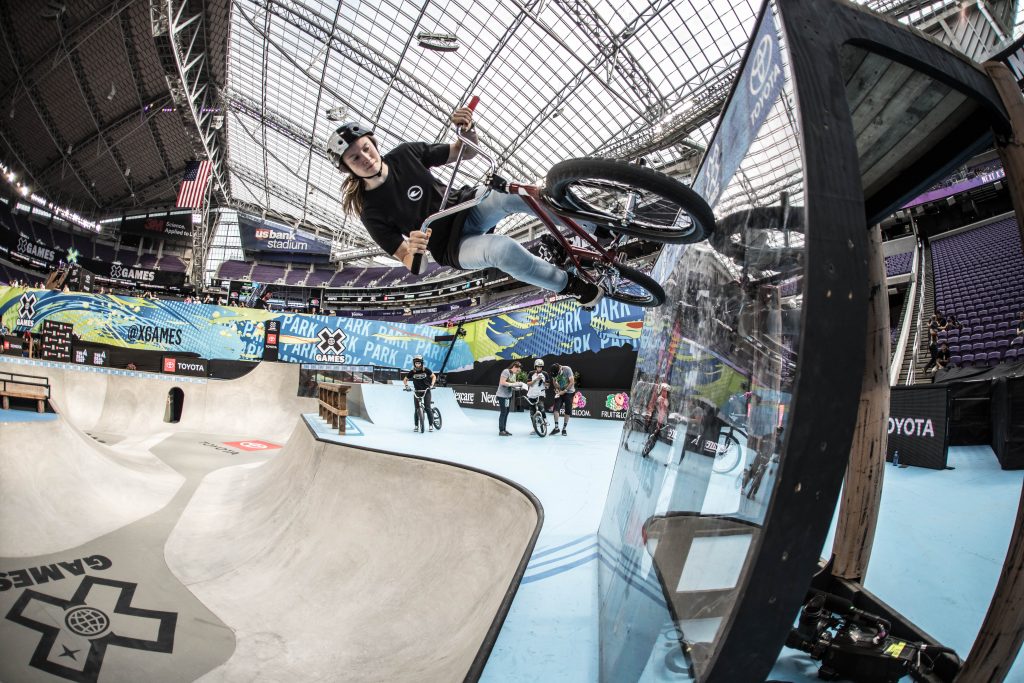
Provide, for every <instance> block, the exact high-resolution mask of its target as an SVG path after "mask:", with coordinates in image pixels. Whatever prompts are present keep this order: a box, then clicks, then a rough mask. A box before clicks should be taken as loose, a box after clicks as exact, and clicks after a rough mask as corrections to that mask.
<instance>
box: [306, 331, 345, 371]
mask: <svg viewBox="0 0 1024 683" xmlns="http://www.w3.org/2000/svg"><path fill="white" fill-rule="evenodd" d="M316 336H317V338H319V339H320V341H318V342H317V343H316V348H317V350H318V351H319V353H317V354H316V355H315V356H314V358H316V360H317V361H319V362H321V363H346V362H348V361H347V360H346V359H345V355H344V354H345V339H346V335H345V333H344V332H343V331H341V330H339V329H330V328H327V327H324V328H321V329H320V331H319V332H318V333H317V335H316Z"/></svg>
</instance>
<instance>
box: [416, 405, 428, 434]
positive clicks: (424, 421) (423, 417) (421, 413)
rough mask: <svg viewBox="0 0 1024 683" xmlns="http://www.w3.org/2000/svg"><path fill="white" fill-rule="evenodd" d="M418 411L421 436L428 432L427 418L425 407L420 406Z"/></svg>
mask: <svg viewBox="0 0 1024 683" xmlns="http://www.w3.org/2000/svg"><path fill="white" fill-rule="evenodd" d="M417 410H418V412H419V418H420V434H422V433H423V432H425V431H427V416H426V414H425V412H424V410H423V406H420V407H419V408H418V409H417Z"/></svg>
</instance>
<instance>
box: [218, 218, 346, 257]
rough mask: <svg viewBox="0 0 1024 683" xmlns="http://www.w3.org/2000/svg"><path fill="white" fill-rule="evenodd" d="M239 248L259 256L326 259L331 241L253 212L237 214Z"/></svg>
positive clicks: (329, 253) (329, 251) (329, 252)
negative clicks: (247, 214)
mask: <svg viewBox="0 0 1024 683" xmlns="http://www.w3.org/2000/svg"><path fill="white" fill-rule="evenodd" d="M238 236H239V237H240V238H241V240H242V249H243V250H244V251H245V253H246V254H251V255H253V256H255V257H256V258H261V259H269V260H274V259H279V260H288V261H293V262H294V261H304V262H307V263H308V262H310V261H316V262H327V261H328V260H329V259H330V256H331V244H330V242H327V241H325V240H322V239H319V238H317V237H314V236H313V235H309V234H306V233H302V232H300V231H298V230H296V229H295V228H293V227H291V226H288V225H284V224H282V223H275V222H274V221H268V220H265V219H261V218H256V217H255V216H246V215H245V214H241V213H240V214H238Z"/></svg>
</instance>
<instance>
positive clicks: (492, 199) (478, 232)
mask: <svg viewBox="0 0 1024 683" xmlns="http://www.w3.org/2000/svg"><path fill="white" fill-rule="evenodd" d="M514 213H531V211H530V207H529V206H527V205H526V202H524V201H523V199H522V197H520V196H519V195H516V194H506V193H504V192H495V191H493V190H492V191H491V193H490V194H489V195H487V198H486V199H484V200H483V201H482V202H480V203H479V204H477V205H476V206H474V207H473V208H472V209H470V210H469V215H468V216H466V222H465V224H464V225H463V227H462V241H461V242H459V264H460V265H461V266H462V267H463V268H465V269H466V270H477V269H480V268H497V269H498V270H500V271H502V272H503V273H507V274H508V275H510V276H511V277H513V278H515V279H516V280H519V281H520V282H525V283H526V284H529V285H534V286H536V287H541V288H542V289H549V290H551V291H552V292H560V291H562V290H563V289H565V285H566V284H567V283H568V282H569V276H568V274H567V273H566V272H565V271H564V270H561V269H559V268H557V267H555V266H553V265H551V264H550V263H548V262H547V261H545V260H543V259H541V258H538V257H536V256H534V255H533V254H531V253H530V252H528V251H527V250H526V248H525V247H523V245H521V244H519V242H516V241H515V240H514V239H512V238H511V237H507V236H505V235H487V234H484V233H486V232H487V231H488V230H490V229H491V228H493V227H494V226H495V225H497V224H498V221H500V220H501V219H502V218H504V217H505V216H511V215H512V214H514Z"/></svg>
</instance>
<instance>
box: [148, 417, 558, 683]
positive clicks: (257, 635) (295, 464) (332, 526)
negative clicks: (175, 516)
mask: <svg viewBox="0 0 1024 683" xmlns="http://www.w3.org/2000/svg"><path fill="white" fill-rule="evenodd" d="M539 527H540V510H539V506H538V505H537V504H536V502H535V501H534V500H533V499H531V498H530V497H528V496H527V495H524V493H523V492H522V491H520V490H519V489H517V488H515V487H513V486H511V485H509V484H507V483H505V482H503V481H501V480H499V479H495V478H493V477H491V476H488V475H485V474H483V473H480V472H476V471H472V470H468V469H463V468H459V467H456V466H452V465H448V464H444V463H439V462H434V461H429V460H422V459H416V458H408V457H396V456H395V455H391V454H386V453H379V452H373V451H367V450H359V449H354V448H349V447H345V446H340V445H336V444H325V443H322V442H318V441H316V440H315V439H314V438H313V436H312V434H311V433H310V431H309V430H307V429H298V430H296V432H295V434H294V435H293V437H292V439H291V441H290V442H289V443H288V445H287V447H286V449H285V452H284V453H282V455H281V456H280V457H277V458H275V459H274V460H273V461H271V462H270V463H268V464H267V465H264V466H261V467H259V468H232V469H228V470H221V471H219V472H216V473H214V474H212V475H210V476H208V477H207V478H206V479H205V480H204V482H203V484H202V486H201V487H200V488H199V490H198V491H197V493H196V495H195V497H194V499H193V501H192V503H191V504H190V505H189V507H188V508H187V509H186V511H185V513H184V514H183V515H182V517H181V520H180V521H179V523H178V525H177V527H176V528H175V530H174V532H173V533H172V534H171V537H170V539H169V540H168V543H167V548H166V557H167V563H168V566H169V567H170V568H171V571H172V572H174V574H175V575H176V576H177V577H178V578H179V579H180V580H181V581H182V583H183V584H185V585H186V586H187V587H188V588H189V590H190V591H191V592H192V593H194V594H195V595H196V596H197V597H198V598H199V599H200V600H201V601H202V602H203V603H204V604H205V605H207V606H208V607H209V608H210V609H211V610H212V611H213V612H214V613H215V614H216V615H217V616H218V617H219V618H220V619H221V620H222V621H223V622H224V623H225V624H227V625H229V626H230V627H231V628H232V629H233V630H234V632H235V636H236V638H237V643H238V644H237V648H236V650H235V654H234V655H233V656H232V657H231V659H229V660H228V661H227V662H226V663H225V664H224V665H223V666H222V667H220V668H219V669H217V670H215V671H213V672H211V674H210V675H209V676H208V677H207V678H206V679H204V680H232V681H235V680H237V681H243V680H244V681H248V680H255V679H257V678H259V679H261V680H277V681H283V680H312V679H317V680H320V679H323V680H360V681H391V682H394V681H409V682H410V683H412V682H416V683H420V682H422V681H461V680H463V679H465V678H466V677H467V675H468V674H469V673H470V672H471V670H473V669H474V667H475V666H476V667H482V664H483V661H485V659H486V653H484V654H483V655H481V650H482V648H484V647H485V644H486V643H488V642H489V639H490V638H492V637H493V635H494V633H493V632H492V629H495V626H496V623H495V622H496V621H497V622H498V624H497V625H500V621H501V619H503V618H504V616H503V609H504V608H503V605H505V606H506V607H507V602H508V601H509V600H510V598H511V595H512V593H514V590H515V587H516V586H517V584H518V576H517V572H519V571H521V568H522V567H523V566H524V563H525V559H526V558H528V557H529V554H530V551H531V548H532V545H533V542H534V538H535V534H536V533H537V532H538V531H539ZM498 615H501V617H500V618H499V617H498ZM488 649H489V647H488Z"/></svg>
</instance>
